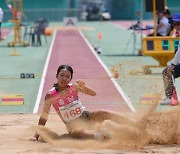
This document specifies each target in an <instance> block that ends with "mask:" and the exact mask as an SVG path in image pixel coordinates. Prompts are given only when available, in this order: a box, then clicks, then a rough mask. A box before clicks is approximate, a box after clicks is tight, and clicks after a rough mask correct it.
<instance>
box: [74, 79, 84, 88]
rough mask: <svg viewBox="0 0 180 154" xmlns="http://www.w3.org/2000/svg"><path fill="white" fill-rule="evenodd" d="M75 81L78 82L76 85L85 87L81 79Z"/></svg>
mask: <svg viewBox="0 0 180 154" xmlns="http://www.w3.org/2000/svg"><path fill="white" fill-rule="evenodd" d="M76 83H77V84H78V86H79V87H80V88H84V87H85V82H84V81H83V80H78V81H76Z"/></svg>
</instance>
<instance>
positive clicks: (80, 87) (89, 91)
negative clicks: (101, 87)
mask: <svg viewBox="0 0 180 154" xmlns="http://www.w3.org/2000/svg"><path fill="white" fill-rule="evenodd" d="M74 86H75V89H76V90H77V91H78V92H82V93H84V94H87V95H91V96H95V95H96V92H95V91H94V90H92V89H91V88H89V87H87V86H86V84H85V82H84V81H83V80H78V81H76V84H75V85H74Z"/></svg>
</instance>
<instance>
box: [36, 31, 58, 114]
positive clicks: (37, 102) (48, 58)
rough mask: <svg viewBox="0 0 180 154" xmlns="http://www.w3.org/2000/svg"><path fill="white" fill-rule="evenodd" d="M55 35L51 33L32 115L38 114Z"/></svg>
mask: <svg viewBox="0 0 180 154" xmlns="http://www.w3.org/2000/svg"><path fill="white" fill-rule="evenodd" d="M56 34H57V31H56V30H55V32H54V33H53V38H52V41H51V45H50V48H49V53H48V56H47V59H46V63H45V66H44V70H43V74H42V77H41V83H40V86H39V91H38V96H37V99H36V104H35V106H34V110H33V113H37V112H38V108H39V104H40V101H41V96H42V91H43V87H44V82H45V77H46V73H47V69H48V65H49V60H50V57H51V53H52V48H53V45H54V41H55V38H56Z"/></svg>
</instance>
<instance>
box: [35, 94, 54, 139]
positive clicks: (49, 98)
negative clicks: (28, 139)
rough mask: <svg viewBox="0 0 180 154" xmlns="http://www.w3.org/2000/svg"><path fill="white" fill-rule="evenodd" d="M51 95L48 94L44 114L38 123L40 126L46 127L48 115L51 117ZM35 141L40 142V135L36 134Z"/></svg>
mask: <svg viewBox="0 0 180 154" xmlns="http://www.w3.org/2000/svg"><path fill="white" fill-rule="evenodd" d="M51 99H52V97H51V95H50V94H47V95H46V96H45V104H44V107H43V111H42V114H41V116H40V118H39V122H38V125H42V126H44V125H45V124H46V121H47V119H48V115H49V111H50V108H51ZM34 137H35V139H36V140H38V139H39V135H38V134H37V133H36V134H35V136H34Z"/></svg>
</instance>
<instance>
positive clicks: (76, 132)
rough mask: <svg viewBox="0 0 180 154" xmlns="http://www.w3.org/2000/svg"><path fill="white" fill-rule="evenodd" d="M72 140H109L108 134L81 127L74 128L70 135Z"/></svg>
mask: <svg viewBox="0 0 180 154" xmlns="http://www.w3.org/2000/svg"><path fill="white" fill-rule="evenodd" d="M70 135H71V136H72V137H73V138H86V139H95V140H104V139H108V138H110V136H109V133H107V132H105V131H102V130H98V131H97V130H89V129H85V128H82V127H79V128H75V129H73V131H72V132H71V133H70Z"/></svg>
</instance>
